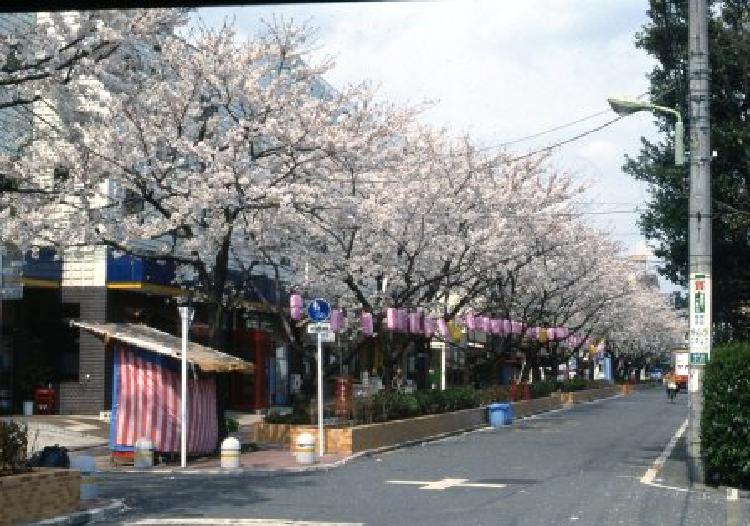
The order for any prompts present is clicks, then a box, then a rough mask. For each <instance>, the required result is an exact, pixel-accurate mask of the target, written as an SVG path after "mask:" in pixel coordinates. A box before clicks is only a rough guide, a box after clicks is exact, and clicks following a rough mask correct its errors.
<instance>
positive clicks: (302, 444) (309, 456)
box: [296, 433, 315, 464]
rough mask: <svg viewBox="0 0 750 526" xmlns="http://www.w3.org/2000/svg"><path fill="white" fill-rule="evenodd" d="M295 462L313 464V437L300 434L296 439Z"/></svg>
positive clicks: (309, 434) (308, 434) (307, 434)
mask: <svg viewBox="0 0 750 526" xmlns="http://www.w3.org/2000/svg"><path fill="white" fill-rule="evenodd" d="M296 455H297V462H299V463H300V464H313V463H314V462H315V437H314V436H312V434H311V433H300V434H299V436H298V437H297V453H296Z"/></svg>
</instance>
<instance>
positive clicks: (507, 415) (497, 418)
mask: <svg viewBox="0 0 750 526" xmlns="http://www.w3.org/2000/svg"><path fill="white" fill-rule="evenodd" d="M487 413H488V415H489V421H490V425H491V426H492V427H500V426H507V425H510V424H512V423H513V405H512V404H501V403H495V404H490V405H488V406H487Z"/></svg>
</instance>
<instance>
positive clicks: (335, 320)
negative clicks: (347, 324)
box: [331, 309, 344, 332]
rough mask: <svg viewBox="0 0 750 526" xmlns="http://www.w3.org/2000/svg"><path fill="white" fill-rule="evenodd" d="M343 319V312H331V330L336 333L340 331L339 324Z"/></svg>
mask: <svg viewBox="0 0 750 526" xmlns="http://www.w3.org/2000/svg"><path fill="white" fill-rule="evenodd" d="M343 319H344V312H343V311H342V310H341V309H334V310H333V311H332V312H331V330H332V331H334V332H338V331H340V330H341V322H342V321H343Z"/></svg>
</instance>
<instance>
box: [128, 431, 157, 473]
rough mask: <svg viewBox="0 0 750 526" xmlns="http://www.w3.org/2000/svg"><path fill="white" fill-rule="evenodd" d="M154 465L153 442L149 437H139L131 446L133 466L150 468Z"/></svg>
mask: <svg viewBox="0 0 750 526" xmlns="http://www.w3.org/2000/svg"><path fill="white" fill-rule="evenodd" d="M153 465H154V443H153V442H151V439H149V438H145V437H143V438H139V439H138V440H136V442H135V447H134V448H133V467H136V468H150V467H153Z"/></svg>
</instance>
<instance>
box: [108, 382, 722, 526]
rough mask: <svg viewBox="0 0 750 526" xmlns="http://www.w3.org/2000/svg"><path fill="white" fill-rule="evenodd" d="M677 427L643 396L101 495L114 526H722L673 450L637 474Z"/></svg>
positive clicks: (117, 477) (140, 483)
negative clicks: (293, 469)
mask: <svg viewBox="0 0 750 526" xmlns="http://www.w3.org/2000/svg"><path fill="white" fill-rule="evenodd" d="M686 417H687V405H686V397H685V396H684V395H683V396H682V397H681V398H680V399H678V401H677V403H674V404H670V403H668V402H667V400H666V397H665V395H664V393H663V391H662V390H661V389H654V390H651V391H645V392H638V393H636V394H634V395H632V396H629V397H620V398H615V399H609V400H603V401H599V402H595V403H591V404H582V405H579V406H575V407H574V408H572V409H570V410H563V411H558V412H553V413H547V414H543V415H539V416H537V417H533V418H529V419H525V420H520V421H516V422H515V423H514V424H513V425H512V426H510V427H506V428H502V429H499V430H480V431H477V432H473V433H467V434H463V435H459V436H457V437H452V438H449V439H445V440H442V441H439V442H432V443H428V444H423V445H422V446H414V447H409V448H404V449H400V450H396V451H394V452H391V453H386V454H382V455H378V456H373V457H366V458H361V459H358V460H355V461H352V462H351V463H349V464H346V465H344V466H342V467H340V468H336V469H333V470H331V471H327V472H312V473H301V474H288V475H274V476H271V477H268V476H263V477H261V476H252V475H248V476H244V475H243V476H220V475H213V476H202V475H190V476H188V475H178V476H175V475H146V474H108V475H105V476H104V479H103V481H102V491H103V492H104V494H105V496H108V497H112V498H121V497H126V503H127V504H128V506H129V507H130V511H129V512H128V513H127V514H126V515H124V516H123V517H122V519H123V521H124V522H126V523H133V522H138V523H140V524H165V523H171V524H178V523H180V522H179V521H180V520H183V522H182V523H193V524H212V523H213V524H218V523H221V521H220V520H219V519H229V518H242V519H245V523H251V521H249V520H247V519H264V520H265V521H266V522H264V523H268V524H282V523H283V522H280V521H281V520H296V521H307V523H308V524H309V523H312V524H314V523H317V522H336V523H354V524H359V523H365V524H368V525H376V524H413V525H421V524H424V525H441V524H456V525H459V524H460V525H497V524H502V525H537V524H538V525H550V524H576V525H615V524H623V525H640V524H645V525H688V524H690V525H691V526H693V525H704V526H707V525H712V524H716V525H724V524H725V523H726V522H725V521H726V504H727V503H726V498H725V496H724V494H723V493H721V492H720V491H718V490H712V489H704V490H700V489H691V488H690V487H689V484H688V481H687V476H686V470H685V469H684V462H683V461H682V460H681V458H680V441H677V447H676V448H675V450H674V451H673V453H672V456H671V459H669V460H667V461H666V462H665V463H664V466H663V468H661V469H658V470H654V471H651V472H649V471H648V470H649V468H652V467H653V463H654V462H655V461H656V460H657V459H658V458H659V457H660V455H662V454H663V452H664V450H665V447H666V446H667V445H668V443H669V442H670V439H672V437H674V436H675V434H676V432H677V431H678V429H679V428H680V427H681V426H682V424H683V423H684V422H685V419H686ZM675 441H676V438H675V439H674V440H672V442H673V443H674V442H675ZM644 477H645V478H644ZM644 480H645V481H646V483H644ZM274 520H275V521H277V522H273V521H274ZM223 522H224V523H225V524H226V523H231V521H228V520H224V521H223ZM235 523H238V522H235ZM253 523H257V522H253Z"/></svg>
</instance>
